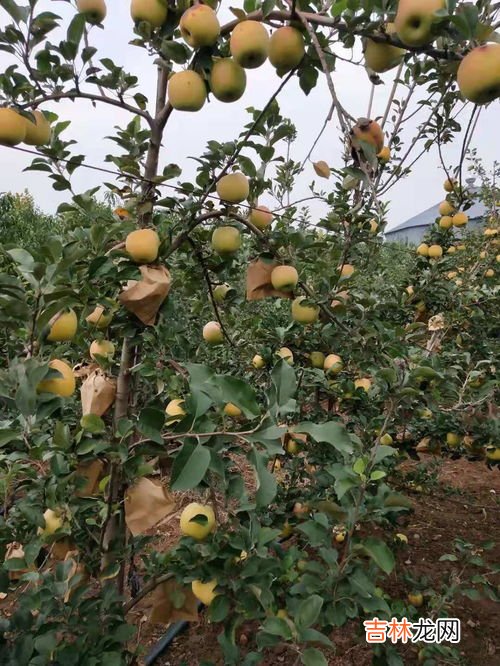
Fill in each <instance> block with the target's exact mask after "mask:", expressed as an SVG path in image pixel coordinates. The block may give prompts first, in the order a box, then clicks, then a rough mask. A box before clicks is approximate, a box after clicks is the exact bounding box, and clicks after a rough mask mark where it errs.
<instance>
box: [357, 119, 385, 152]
mask: <svg viewBox="0 0 500 666" xmlns="http://www.w3.org/2000/svg"><path fill="white" fill-rule="evenodd" d="M352 133H353V135H354V136H355V137H356V139H358V141H363V142H364V143H369V144H370V145H372V146H373V147H374V148H375V152H376V153H380V151H381V150H382V148H383V147H384V132H383V131H382V128H381V127H380V125H379V124H378V123H377V122H376V121H375V120H369V119H368V118H359V120H358V122H357V123H356V125H354V127H353V128H352Z"/></svg>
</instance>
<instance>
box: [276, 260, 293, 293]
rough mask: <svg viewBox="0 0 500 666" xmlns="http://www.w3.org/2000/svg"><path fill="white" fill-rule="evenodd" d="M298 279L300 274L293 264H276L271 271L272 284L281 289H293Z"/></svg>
mask: <svg viewBox="0 0 500 666" xmlns="http://www.w3.org/2000/svg"><path fill="white" fill-rule="evenodd" d="M298 281H299V274H298V273H297V269H296V268H294V267H293V266H276V268H274V269H273V272H272V273H271V284H272V285H273V287H274V288H275V289H279V290H281V291H293V290H294V289H295V287H296V286H297V282H298Z"/></svg>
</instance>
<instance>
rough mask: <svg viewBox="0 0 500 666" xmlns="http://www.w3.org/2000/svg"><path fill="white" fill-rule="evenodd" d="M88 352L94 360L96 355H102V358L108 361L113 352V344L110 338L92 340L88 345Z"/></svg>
mask: <svg viewBox="0 0 500 666" xmlns="http://www.w3.org/2000/svg"><path fill="white" fill-rule="evenodd" d="M89 353H90V356H91V358H93V359H94V361H96V360H97V357H98V356H102V357H103V358H106V359H108V361H111V359H112V358H113V356H114V353H115V346H114V344H113V343H112V342H111V341H110V340H94V342H93V343H92V344H91V345H90V350H89Z"/></svg>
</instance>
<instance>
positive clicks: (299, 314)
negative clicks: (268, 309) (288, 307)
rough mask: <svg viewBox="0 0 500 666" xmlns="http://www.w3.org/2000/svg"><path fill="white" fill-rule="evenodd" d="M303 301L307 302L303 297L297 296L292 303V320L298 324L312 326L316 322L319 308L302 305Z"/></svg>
mask: <svg viewBox="0 0 500 666" xmlns="http://www.w3.org/2000/svg"><path fill="white" fill-rule="evenodd" d="M303 301H307V299H306V297H305V296H298V297H297V298H296V299H295V300H294V301H293V302H292V319H293V320H294V321H296V322H298V323H299V324H304V325H305V324H313V323H314V322H315V321H318V317H319V306H318V305H307V304H304V305H302V303H303Z"/></svg>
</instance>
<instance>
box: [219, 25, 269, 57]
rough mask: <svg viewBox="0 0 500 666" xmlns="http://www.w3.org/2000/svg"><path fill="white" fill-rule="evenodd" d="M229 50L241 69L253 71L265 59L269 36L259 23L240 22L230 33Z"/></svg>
mask: <svg viewBox="0 0 500 666" xmlns="http://www.w3.org/2000/svg"><path fill="white" fill-rule="evenodd" d="M229 49H230V51H231V55H232V56H233V58H234V59H235V60H236V62H238V63H239V64H240V65H241V66H242V67H245V69H255V68H256V67H260V66H261V65H262V64H263V63H264V62H265V61H266V59H267V53H268V50H269V34H268V32H267V30H266V29H265V27H264V26H263V25H262V23H260V22H259V21H241V22H240V23H238V24H237V25H236V27H235V28H234V30H233V32H232V33H231V38H230V41H229Z"/></svg>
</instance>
